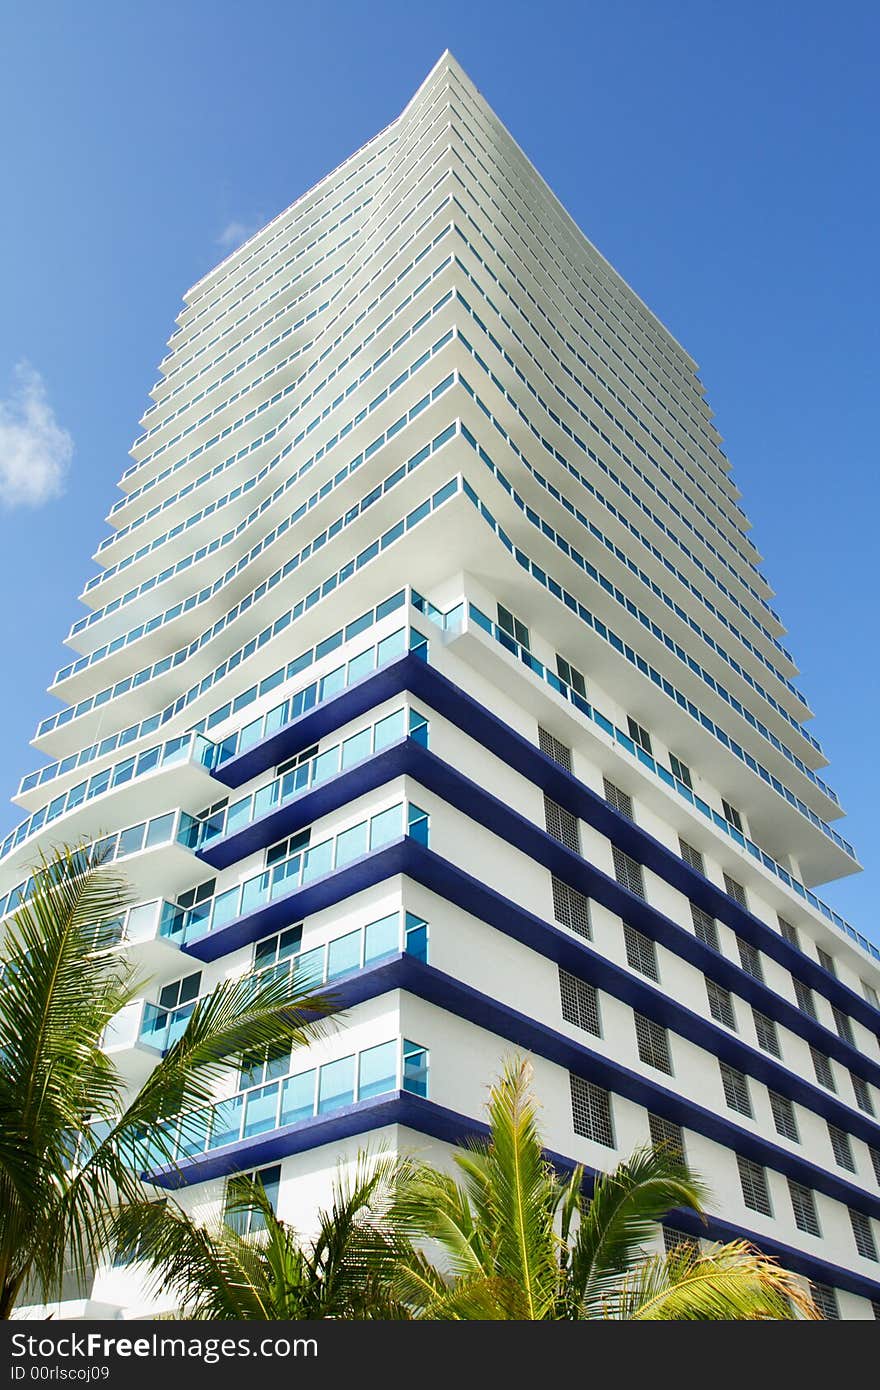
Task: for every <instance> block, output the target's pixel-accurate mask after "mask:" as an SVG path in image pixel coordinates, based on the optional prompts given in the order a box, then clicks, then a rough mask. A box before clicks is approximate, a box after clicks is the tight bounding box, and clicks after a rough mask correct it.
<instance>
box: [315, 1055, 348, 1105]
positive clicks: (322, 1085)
mask: <svg viewBox="0 0 880 1390" xmlns="http://www.w3.org/2000/svg"><path fill="white" fill-rule="evenodd" d="M353 1100H354V1057H340V1058H339V1061H338V1062H327V1063H325V1065H324V1066H323V1067H321V1071H320V1075H319V1078H318V1114H319V1115H324V1114H326V1113H327V1111H329V1110H338V1109H339V1108H340V1107H341V1106H343V1105H351V1103H352V1102H353Z"/></svg>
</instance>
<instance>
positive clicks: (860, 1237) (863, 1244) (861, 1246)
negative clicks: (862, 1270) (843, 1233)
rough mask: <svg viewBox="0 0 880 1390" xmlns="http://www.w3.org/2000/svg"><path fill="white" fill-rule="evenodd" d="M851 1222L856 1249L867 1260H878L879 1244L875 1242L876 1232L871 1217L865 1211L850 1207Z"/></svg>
mask: <svg viewBox="0 0 880 1390" xmlns="http://www.w3.org/2000/svg"><path fill="white" fill-rule="evenodd" d="M849 1224H850V1225H851V1226H852V1232H853V1236H854V1237H855V1242H856V1249H857V1250H858V1252H859V1254H860V1255H864V1257H865V1259H866V1260H874V1261H875V1263H876V1260H877V1246H876V1244H875V1242H874V1232H873V1230H872V1229H871V1221H870V1218H869V1217H867V1216H865V1214H864V1212H861V1211H853V1209H852V1207H850V1209H849Z"/></svg>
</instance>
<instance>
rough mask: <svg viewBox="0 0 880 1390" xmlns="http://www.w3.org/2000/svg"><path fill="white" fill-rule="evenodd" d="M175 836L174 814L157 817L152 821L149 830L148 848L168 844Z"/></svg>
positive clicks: (170, 812)
mask: <svg viewBox="0 0 880 1390" xmlns="http://www.w3.org/2000/svg"><path fill="white" fill-rule="evenodd" d="M173 834H174V812H173V811H169V813H168V815H167V816H157V817H156V819H155V820H151V821H150V824H149V827H148V829H147V843H146V848H147V849H151V848H152V846H153V845H164V844H167V843H168V841H169V840H170V839H171V836H172V835H173Z"/></svg>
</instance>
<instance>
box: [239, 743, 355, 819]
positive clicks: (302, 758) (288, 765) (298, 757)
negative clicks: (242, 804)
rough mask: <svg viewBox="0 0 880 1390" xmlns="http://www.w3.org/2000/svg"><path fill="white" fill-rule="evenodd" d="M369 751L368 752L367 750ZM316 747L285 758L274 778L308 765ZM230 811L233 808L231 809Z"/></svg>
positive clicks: (277, 768) (302, 749)
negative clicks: (305, 764) (304, 764)
mask: <svg viewBox="0 0 880 1390" xmlns="http://www.w3.org/2000/svg"><path fill="white" fill-rule="evenodd" d="M367 751H369V750H367ZM317 752H318V745H317V743H313V744H312V746H311V747H310V748H301V749H300V751H299V752H298V753H295V754H294V756H293V757H292V758H287V759H286V760H285V761H284V762H283V763H279V764H278V766H277V767H276V769H275V776H276V777H283V776H284V774H285V773H286V772H292V771H293V769H294V768H296V767H302V765H303V763H308V762H310V761H311V760H312V758H314V757H315V756H316V755H317ZM231 809H232V810H234V809H235V808H234V807H232V808H231Z"/></svg>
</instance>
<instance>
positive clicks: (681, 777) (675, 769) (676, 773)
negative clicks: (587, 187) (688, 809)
mask: <svg viewBox="0 0 880 1390" xmlns="http://www.w3.org/2000/svg"><path fill="white" fill-rule="evenodd" d="M669 769H670V771H671V773H672V775H673V777H675V778H677V780H678V781H679V782H683V783H684V785H685V786H686V787H687V788H688V789H689V790H690V791H693V788H694V784H693V781H692V780H691V770H690V768H689V767H688V765H687V763H683V762H682V761H681V758H677V757H676V756H675V754H674V753H670V754H669Z"/></svg>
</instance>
